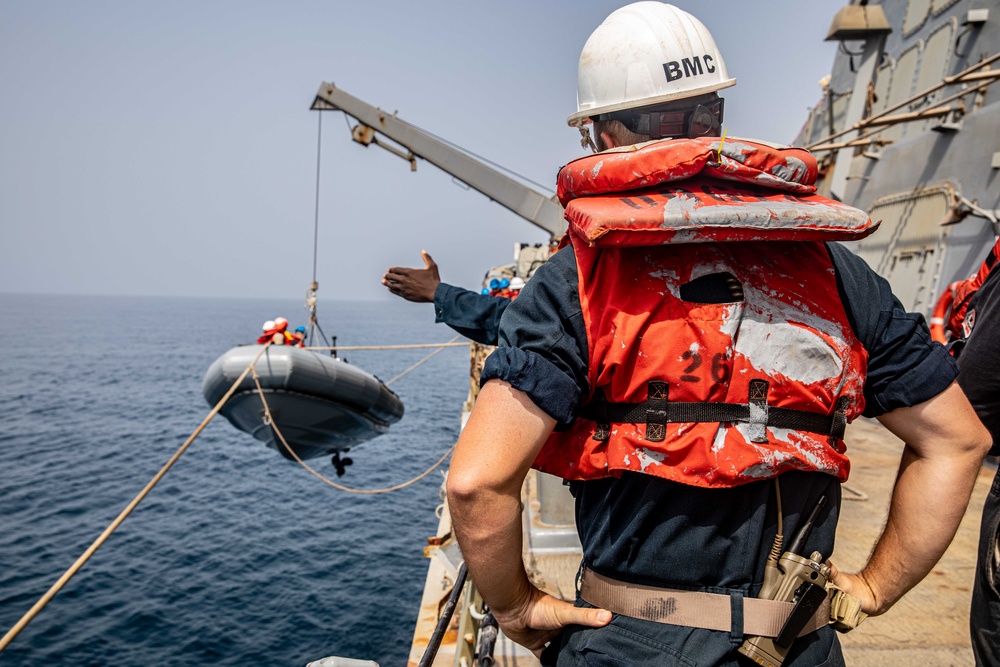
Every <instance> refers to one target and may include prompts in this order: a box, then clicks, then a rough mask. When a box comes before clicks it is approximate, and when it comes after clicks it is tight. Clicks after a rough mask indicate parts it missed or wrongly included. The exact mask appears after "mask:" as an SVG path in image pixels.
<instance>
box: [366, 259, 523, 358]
mask: <svg viewBox="0 0 1000 667" xmlns="http://www.w3.org/2000/svg"><path fill="white" fill-rule="evenodd" d="M420 256H421V257H422V258H423V260H424V268H422V269H414V268H407V267H403V266H392V267H389V269H388V270H387V271H386V272H385V275H383V276H382V284H383V285H385V286H386V288H387V289H388V290H389V291H390V292H391V293H392V294H395V295H396V296H400V297H402V298H404V299H406V300H407V301H413V302H415V303H433V304H434V321H435V322H443V323H445V324H447V325H448V326H449V327H451V328H452V329H454V330H455V331H457V332H458V333H460V334H462V335H463V336H465V337H466V338H468V339H469V340H473V341H475V342H477V343H481V344H483V345H496V344H497V329H498V328H499V326H500V317H501V316H502V315H503V311H504V310H505V309H506V308H507V306H508V305H509V304H510V299H509V298H504V297H499V296H491V295H490V294H481V293H478V292H473V291H471V290H467V289H463V288H461V287H456V286H454V285H449V284H447V283H443V282H441V274H440V273H439V271H438V265H437V263H436V262H435V261H434V259H433V258H432V257H431V256H430V254H429V253H428V252H427V251H426V250H421V251H420Z"/></svg>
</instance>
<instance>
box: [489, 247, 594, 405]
mask: <svg viewBox="0 0 1000 667" xmlns="http://www.w3.org/2000/svg"><path fill="white" fill-rule="evenodd" d="M577 284H578V283H577V272H576V258H575V257H574V256H573V251H572V248H571V247H567V248H564V249H563V250H560V251H559V252H558V253H556V254H555V255H554V256H553V257H552V258H551V259H550V260H549V261H548V262H547V263H546V264H545V265H543V266H542V267H540V268H539V269H538V271H536V272H535V275H534V276H533V277H532V279H531V280H530V281H529V282H528V284H527V285H526V286H525V287H524V289H522V290H521V293H520V294H519V295H518V297H517V298H516V299H515V300H514V301H513V302H512V303H511V304H510V306H508V307H507V310H506V311H505V312H504V313H503V317H502V319H501V321H500V332H499V347H498V348H497V349H496V351H494V352H493V354H491V355H490V356H489V358H488V359H487V360H486V365H485V366H484V368H483V374H482V376H481V378H480V381H481V382H482V383H485V382H487V381H488V380H492V379H500V380H504V381H506V382H509V383H510V384H511V386H513V387H514V388H515V389H518V390H520V391H523V392H524V393H525V394H527V395H528V397H529V398H530V399H531V400H532V402H533V403H535V405H537V406H538V407H539V408H541V409H542V410H543V411H544V412H545V413H546V414H548V415H549V416H551V417H552V418H553V419H555V420H556V421H557V422H558V423H559V424H560V425H567V424H569V423H570V422H571V421H572V420H573V418H574V415H575V413H576V410H577V408H578V407H579V405H580V402H581V399H582V398H583V397H584V396H585V395H586V394H587V392H588V382H587V336H586V331H585V329H584V326H583V315H582V313H581V309H580V297H579V293H578V290H577Z"/></svg>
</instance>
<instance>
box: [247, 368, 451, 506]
mask: <svg viewBox="0 0 1000 667" xmlns="http://www.w3.org/2000/svg"><path fill="white" fill-rule="evenodd" d="M439 351H440V350H439ZM434 354H437V353H436V352H434V353H432V354H430V355H428V356H427V357H425V359H424V361H426V360H427V359H428V358H430V357H431V356H433V355H434ZM253 381H254V383H256V385H257V393H258V394H259V395H260V402H261V403H262V404H263V405H264V416H265V418H266V419H267V423H268V424H270V426H271V429H272V430H273V431H274V434H275V435H277V436H278V439H279V440H280V441H281V445H282V446H283V447H284V448H285V450H286V451H287V452H288V453H289V454H291V455H292V458H294V459H295V460H296V461H298V463H299V465H300V466H302V467H303V468H305V469H306V470H308V471H309V472H310V473H311V474H312V475H313V476H314V477H316V478H317V479H319V480H320V481H321V482H323V483H324V484H327V485H328V486H332V487H333V488H335V489H337V490H338V491H344V492H346V493H356V494H358V495H376V494H379V493H390V492H392V491H399V490H400V489H405V488H406V487H408V486H410V485H411V484H416V483H417V482H419V481H420V480H422V479H423V478H424V477H427V475H429V474H431V473H432V472H434V471H435V470H436V469H437V468H439V467H440V466H441V464H442V463H444V462H445V461H447V460H448V457H449V456H451V453H452V452H453V451H455V447H456V446H457V445H458V443H457V442H456V443H455V444H454V445H452V446H451V447H449V448H448V451H446V452H445V453H444V456H442V457H441V458H440V459H438V460H437V463H435V464H434V465H432V466H431V467H430V468H428V469H427V470H425V471H423V472H422V473H420V474H419V475H417V476H416V477H414V478H413V479H411V480H408V481H406V482H403V483H402V484H396V485H394V486H389V487H386V488H384V489H352V488H351V487H349V486H344V485H343V484H338V483H337V482H334V481H333V480H332V479H329V478H327V477H325V476H324V475H323V474H322V473H320V472H317V471H316V470H315V469H314V468H313V467H312V466H310V465H309V464H308V463H306V462H305V461H303V460H302V459H301V458H300V457H299V455H298V454H296V453H295V450H294V449H292V448H291V446H290V445H289V444H288V441H287V440H285V436H284V435H283V434H282V433H281V429H279V428H278V425H277V424H275V423H274V419H273V418H272V417H271V408H270V406H268V404H267V399H266V398H264V390H263V388H262V387H261V386H260V377H259V376H258V375H257V371H256V370H253Z"/></svg>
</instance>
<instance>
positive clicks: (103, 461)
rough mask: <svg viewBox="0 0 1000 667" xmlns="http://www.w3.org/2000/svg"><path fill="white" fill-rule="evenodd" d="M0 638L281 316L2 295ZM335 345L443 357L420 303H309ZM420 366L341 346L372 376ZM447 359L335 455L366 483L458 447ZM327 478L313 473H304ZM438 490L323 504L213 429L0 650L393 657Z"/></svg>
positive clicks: (208, 303) (291, 662)
mask: <svg viewBox="0 0 1000 667" xmlns="http://www.w3.org/2000/svg"><path fill="white" fill-rule="evenodd" d="M0 314H2V317H3V319H4V321H6V322H13V323H15V326H13V327H11V329H10V330H9V331H10V332H11V333H14V332H23V334H24V335H23V337H21V335H20V334H17V338H16V339H14V340H11V343H10V344H9V345H8V347H7V349H6V353H5V354H4V355H3V356H2V357H0V378H2V381H0V517H2V527H0V634H2V633H6V632H7V630H8V629H10V628H11V627H12V626H13V625H14V624H15V623H16V622H17V621H18V619H20V618H21V616H22V615H23V614H24V613H25V612H26V611H27V610H28V609H30V608H31V606H32V605H33V604H34V603H35V602H36V601H37V600H38V599H39V598H40V597H41V596H42V595H43V594H44V593H45V591H47V590H48V588H49V587H50V586H51V585H52V584H53V583H54V582H55V581H56V580H57V579H58V577H59V576H60V575H62V573H63V572H64V571H65V570H66V569H67V568H68V567H69V566H70V565H71V564H72V563H73V562H74V561H75V560H76V559H77V558H78V557H79V556H80V554H82V553H83V551H84V550H85V549H86V548H87V547H88V546H89V545H90V544H91V542H92V541H93V540H94V539H95V538H96V537H97V536H98V535H99V534H100V533H101V531H102V530H104V528H105V527H106V526H107V525H108V524H109V523H110V522H111V521H112V520H113V519H114V517H116V516H117V515H118V513H119V512H120V511H121V510H122V509H123V508H124V507H125V506H126V505H127V504H128V502H129V501H130V500H131V499H132V498H133V497H134V496H135V495H136V494H137V493H138V492H139V491H140V490H141V489H142V487H143V486H144V485H145V484H146V483H147V482H148V481H149V479H150V478H151V477H152V476H153V475H154V474H155V473H156V471H157V470H159V469H160V467H161V466H162V465H163V464H164V463H165V462H166V461H167V460H168V459H169V458H170V456H171V455H172V454H173V453H174V452H175V451H176V450H177V448H178V447H179V446H180V445H181V444H182V443H183V442H184V440H185V439H186V438H187V437H188V435H189V434H190V433H191V432H192V431H193V430H194V429H195V428H196V427H197V426H198V424H199V423H200V422H201V420H202V419H203V418H204V417H205V415H207V414H208V411H209V409H210V406H208V405H207V404H206V402H205V400H204V398H203V397H202V394H201V379H202V376H203V374H204V372H205V370H206V369H207V368H208V366H209V364H211V362H212V361H213V360H214V359H215V358H216V357H218V356H219V355H220V354H221V353H223V352H224V351H225V350H226V349H228V348H229V347H231V346H233V345H235V344H238V343H242V342H249V341H250V340H251V339H253V338H255V337H256V335H257V331H258V329H259V327H260V323H261V322H262V321H263V320H265V319H269V318H273V317H275V316H277V315H284V316H285V317H287V318H288V319H289V320H290V321H291V323H292V325H293V326H294V325H296V324H299V323H304V322H305V315H306V314H305V312H304V311H303V310H302V306H301V304H300V303H299V302H296V301H291V300H289V301H265V300H212V299H165V298H139V297H73V296H25V295H9V294H0ZM320 322H321V324H322V326H323V328H324V329H325V331H326V332H327V334H336V335H337V336H338V342H339V343H340V344H341V345H379V344H380V345H394V344H404V343H430V342H445V341H447V340H449V339H450V338H451V337H452V335H453V333H452V332H451V330H450V329H447V328H446V327H444V326H442V325H435V324H433V313H432V312H431V308H430V306H428V305H427V304H419V305H418V304H409V303H405V302H402V301H392V302H378V303H375V302H371V303H367V302H333V303H321V304H320ZM428 352H429V350H399V351H371V352H369V351H365V352H346V353H344V354H343V356H346V358H347V359H348V360H349V361H351V362H352V363H355V364H357V365H359V366H360V367H362V368H364V369H365V370H368V371H369V372H372V373H374V374H376V375H378V376H379V377H381V378H382V379H384V380H388V379H389V378H392V377H394V376H395V375H396V374H397V373H399V372H400V371H402V370H404V369H406V368H407V367H409V366H410V365H411V364H413V363H415V362H417V361H419V360H420V359H421V358H423V357H424V356H425V355H426V354H427V353H428ZM468 364H469V361H468V354H467V352H466V351H465V349H464V348H454V349H447V350H444V351H442V352H441V353H440V354H438V355H437V356H435V357H434V358H433V359H432V360H430V361H428V362H427V363H425V364H424V365H422V366H420V367H419V368H418V369H416V370H415V371H413V372H411V373H410V374H408V375H406V376H405V377H403V378H401V379H400V380H399V381H397V382H396V383H394V384H393V389H394V390H395V391H396V392H397V393H399V394H400V396H401V397H402V399H403V401H404V403H405V406H406V414H405V416H404V417H403V419H402V420H401V421H400V422H399V423H397V424H396V425H394V426H393V427H392V428H391V429H390V431H389V433H387V434H385V435H383V436H381V437H379V438H376V439H374V440H371V441H369V442H367V443H365V444H364V445H362V446H360V447H358V448H356V449H355V450H353V451H352V452H351V457H352V458H353V460H354V465H353V466H351V467H350V468H349V469H348V472H347V474H346V475H345V476H344V477H343V478H341V480H340V481H341V482H342V483H344V484H346V485H349V486H354V487H357V488H381V487H385V486H389V485H391V484H395V483H398V482H400V481H404V480H406V479H409V478H411V477H413V476H414V475H416V474H418V473H419V472H421V471H423V470H425V469H426V468H428V467H429V466H430V465H432V464H433V463H434V461H436V460H437V459H438V458H439V457H440V456H441V455H442V454H443V453H444V452H445V451H446V450H447V449H448V448H449V447H450V446H451V445H452V443H454V441H455V440H456V438H457V436H458V430H459V418H460V410H461V406H462V402H463V401H464V400H465V397H466V393H467V390H468V380H467V377H468ZM310 463H311V464H312V465H314V466H315V467H318V469H319V470H321V471H324V472H325V473H327V474H328V475H329V476H330V477H332V478H335V473H334V472H333V468H332V466H330V465H329V463H328V462H327V461H326V460H325V459H314V460H312V461H311V462H310ZM441 479H442V477H441V475H440V474H438V473H434V474H432V475H429V476H428V477H427V478H425V479H424V480H421V481H420V482H418V483H417V484H414V485H412V486H410V487H408V488H406V489H403V490H401V491H397V492H394V493H390V494H384V495H376V496H359V495H354V494H347V493H343V492H340V491H337V490H334V489H332V488H330V487H328V486H326V485H324V484H322V483H321V482H320V481H318V480H316V479H315V478H314V477H313V476H312V475H310V474H309V473H308V472H306V471H305V470H303V469H302V468H301V467H299V466H298V464H297V463H295V462H289V461H286V460H284V459H283V458H282V457H281V456H280V455H278V454H277V453H276V452H274V451H273V450H271V449H268V448H267V447H265V446H264V445H263V444H261V443H259V442H258V441H256V440H254V439H253V438H251V437H250V436H248V435H246V434H244V433H241V432H239V431H237V430H236V429H235V428H233V427H232V426H231V425H230V424H229V423H228V422H227V421H226V420H225V419H224V418H223V417H221V416H220V417H217V418H216V419H215V420H214V421H213V422H212V423H211V424H209V425H208V427H207V428H206V429H205V431H204V432H203V433H202V435H201V436H200V437H199V438H198V439H197V440H196V441H195V443H194V444H193V445H192V446H191V448H190V449H189V450H188V451H187V453H186V454H185V455H184V456H183V457H181V459H180V460H179V461H178V462H177V463H176V464H175V465H174V467H173V468H172V469H171V471H170V472H169V473H167V475H166V477H165V478H164V479H163V480H162V481H161V482H160V484H159V485H158V486H157V487H156V488H155V489H154V490H153V491H152V492H151V493H150V495H149V496H148V497H147V498H146V499H145V500H144V501H143V502H142V503H141V504H140V505H139V507H138V508H137V509H136V511H135V512H134V513H133V514H132V516H131V517H130V518H129V519H127V520H126V521H125V523H124V524H123V525H122V526H121V527H120V528H119V529H118V530H117V532H115V533H114V534H113V535H112V536H111V537H110V539H109V540H108V541H107V542H106V543H105V544H104V546H103V547H101V549H99V550H98V551H97V553H96V554H95V555H94V556H93V557H92V558H91V560H90V561H89V562H88V563H87V564H86V565H85V566H84V567H83V569H82V570H81V571H80V572H79V573H78V574H77V575H76V576H75V577H74V578H73V579H71V580H70V582H69V583H68V584H67V585H66V586H65V587H64V588H63V590H62V592H60V593H59V595H57V596H56V597H55V598H54V600H53V601H52V602H51V603H50V604H49V605H48V606H47V607H46V608H45V609H43V610H42V611H41V613H40V614H39V615H38V616H37V617H36V618H35V619H34V621H32V622H31V623H30V624H29V625H28V626H27V628H25V629H24V630H23V631H22V632H21V634H20V635H19V636H18V637H17V638H16V639H15V640H14V641H13V643H12V644H11V645H10V646H9V647H8V648H7V649H6V650H5V651H4V652H3V653H0V667H6V666H8V665H10V666H12V667H13V666H14V665H30V666H32V667H35V666H39V667H40V666H45V667H53V666H57V665H73V666H74V667H81V666H87V665H95V666H96V665H102V666H103V665H114V666H116V667H117V666H123V667H127V666H132V665H135V666H140V665H154V664H155V665H158V666H178V667H179V666H188V665H219V666H224V665H239V666H241V667H245V666H249V665H253V666H256V665H282V666H284V665H288V666H303V665H305V664H306V663H307V662H308V661H310V660H315V659H318V658H321V657H324V656H327V655H340V656H344V657H352V658H365V659H372V660H376V661H378V662H379V663H380V664H381V665H382V666H383V667H391V666H394V665H404V664H405V663H406V659H407V655H408V650H409V643H410V638H411V636H412V633H413V625H414V622H415V620H416V616H417V608H418V604H419V600H420V594H421V589H422V587H423V580H424V576H425V573H426V566H427V563H426V561H425V559H424V557H423V554H422V549H423V546H424V545H425V544H426V538H427V536H429V535H433V534H434V532H435V529H436V525H437V520H436V518H435V516H434V509H435V507H436V506H437V505H438V504H439V503H440V497H439V489H440V483H441Z"/></svg>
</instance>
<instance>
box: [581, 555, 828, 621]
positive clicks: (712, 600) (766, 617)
mask: <svg viewBox="0 0 1000 667" xmlns="http://www.w3.org/2000/svg"><path fill="white" fill-rule="evenodd" d="M580 597H581V598H582V599H583V600H585V601H586V602H588V603H590V604H592V605H594V606H595V607H598V608H600V609H607V610H608V611H611V612H614V613H616V614H621V615H623V616H631V617H632V618H640V619H643V620H647V621H655V622H656V623H666V624H668V625H683V626H686V627H689V628H703V629H705V630H719V631H724V632H730V633H732V635H733V636H734V637H736V636H743V635H759V636H762V637H777V636H778V633H779V632H780V631H781V628H782V626H783V625H784V624H785V620H786V619H787V618H788V615H789V614H790V613H791V611H792V607H794V605H793V604H792V603H791V602H781V601H779V600H761V599H759V598H749V597H743V596H742V595H735V596H732V595H722V594H719V593H702V592H698V591H680V590H673V589H670V588H657V587H654V586H643V585H640V584H630V583H626V582H623V581H616V580H614V579H611V578H610V577H605V576H603V575H600V574H597V573H596V572H594V571H592V570H589V569H587V568H584V570H583V574H582V575H581V577H580ZM734 612H735V613H734ZM734 618H735V619H736V621H737V622H735V623H734ZM829 622H830V602H829V597H828V598H827V599H826V600H825V601H824V602H823V604H822V605H820V608H819V609H817V610H816V613H815V614H813V616H812V618H810V619H809V621H808V622H807V623H806V625H805V627H804V628H803V629H802V631H801V632H800V633H799V636H800V637H801V636H802V635H805V634H808V633H810V632H814V631H816V630H818V629H820V628H822V627H823V626H825V625H827V624H828V623H829Z"/></svg>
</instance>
